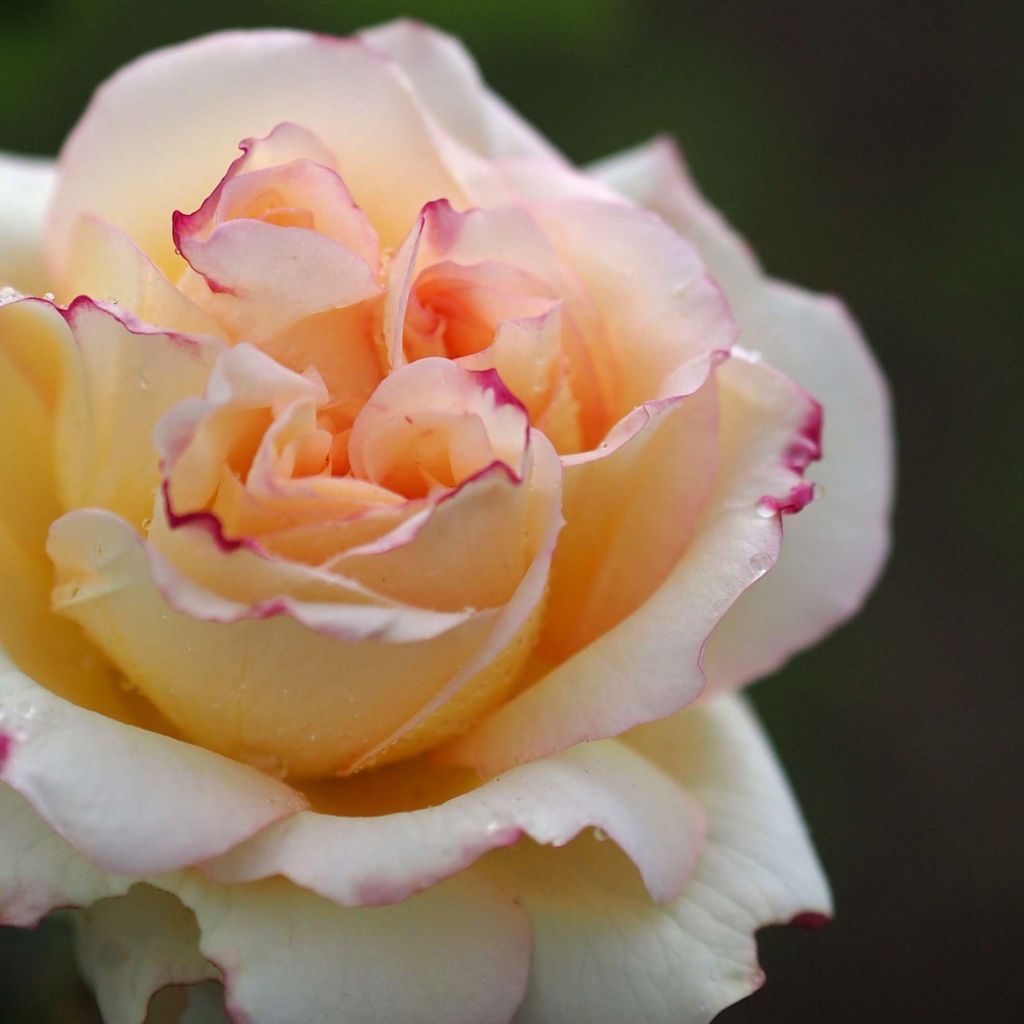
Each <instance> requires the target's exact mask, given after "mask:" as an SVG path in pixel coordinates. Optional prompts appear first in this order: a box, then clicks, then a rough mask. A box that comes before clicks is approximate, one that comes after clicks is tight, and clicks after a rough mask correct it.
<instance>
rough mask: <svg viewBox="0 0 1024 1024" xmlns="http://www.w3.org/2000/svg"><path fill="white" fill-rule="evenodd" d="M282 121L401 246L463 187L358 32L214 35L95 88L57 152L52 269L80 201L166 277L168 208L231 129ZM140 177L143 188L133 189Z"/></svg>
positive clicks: (225, 146) (199, 185)
mask: <svg viewBox="0 0 1024 1024" xmlns="http://www.w3.org/2000/svg"><path fill="white" fill-rule="evenodd" d="M339 97H344V98H345V99H344V100H339ZM286 121H288V122H295V123H298V124H301V125H302V126H303V127H304V128H306V129H308V130H309V131H310V132H312V133H313V134H314V135H316V137H317V138H318V139H320V140H321V142H322V143H323V145H324V146H325V147H326V148H327V149H328V150H329V151H330V152H331V153H332V154H334V156H335V158H336V169H337V171H338V172H339V174H340V175H341V177H342V178H343V179H344V181H345V182H346V184H347V185H348V187H349V189H350V190H351V192H352V195H353V196H354V197H355V200H356V202H357V203H358V204H359V206H360V207H361V208H362V209H363V210H365V211H366V214H367V216H368V217H369V218H370V221H371V222H372V223H373V224H374V225H375V226H376V227H377V230H378V232H379V233H380V237H381V243H382V244H383V245H385V246H396V245H398V244H399V242H400V241H401V239H402V237H403V236H404V235H405V233H406V231H407V230H408V227H409V225H410V224H411V223H412V222H413V221H414V220H415V218H416V215H417V213H418V212H419V210H420V209H421V208H422V207H423V204H424V203H426V202H428V201H430V200H431V199H434V198H436V197H437V196H442V195H443V196H451V197H453V198H458V197H460V196H461V190H460V188H459V186H458V185H457V184H456V182H455V181H454V180H453V178H452V176H451V174H450V172H449V170H448V169H447V167H446V166H445V164H444V162H443V159H442V157H441V155H440V153H439V150H438V146H437V143H436V141H435V138H434V136H433V134H432V131H431V128H430V126H429V125H428V123H427V121H426V119H425V117H424V114H423V111H422V108H421V107H420V105H419V104H418V103H417V101H416V99H415V97H414V94H413V91H412V89H411V88H410V86H409V84H408V81H407V79H405V78H404V76H402V75H400V74H399V73H397V71H396V66H395V65H394V63H393V62H392V61H390V60H388V59H386V58H384V57H382V56H381V55H380V54H379V53H377V52H375V51H373V50H371V49H370V47H369V46H367V45H366V44H365V43H361V42H359V41H358V40H342V39H329V38H325V37H319V36H314V35H311V34H307V33H303V32H289V31H279V30H267V31H258V32H246V33H241V32H237V33H235V32H226V33H220V34H217V35H213V36H207V37H205V38H203V39H199V40H197V41H195V42H192V43H189V44H187V45H184V46H178V47H174V48H173V49H167V50H162V51H159V52H157V53H154V54H152V55H150V56H147V57H143V58H142V59H141V60H138V61H135V62H134V63H132V64H129V65H128V66H127V67H125V68H124V69H122V70H121V71H119V72H118V73H117V74H116V75H114V77H113V78H111V79H110V80H109V81H108V82H107V83H106V84H105V85H104V86H103V87H102V88H101V89H100V90H99V91H98V92H97V94H96V96H95V97H94V99H93V101H92V103H91V104H90V106H89V108H88V109H87V110H86V112H85V114H84V115H83V117H82V119H81V121H80V122H79V123H78V126H77V127H76V128H75V130H74V131H73V132H72V134H71V136H70V137H69V139H68V141H67V143H66V144H65V146H64V149H63V151H62V153H61V157H60V172H61V173H60V184H59V186H58V190H57V193H56V195H55V198H54V205H53V208H52V215H51V219H50V225H49V236H48V243H47V248H48V251H49V255H50V257H51V259H52V260H53V262H54V265H55V267H56V268H57V269H58V271H61V272H63V270H64V268H65V266H66V263H65V260H66V257H65V256H64V254H65V253H66V251H67V245H68V239H69V236H70V233H71V231H72V230H73V228H74V225H75V223H76V222H77V220H78V217H79V215H80V214H81V213H82V212H85V211H91V212H92V213H94V214H97V215H98V216H100V217H102V218H103V219H104V220H106V221H108V222H110V223H112V224H114V225H116V226H117V227H119V228H121V229H122V230H123V231H125V232H126V233H127V234H128V235H129V236H130V237H131V238H132V239H134V240H135V241H136V243H137V244H138V245H139V246H140V247H141V249H142V251H143V252H145V253H146V255H147V256H149V257H150V259H152V260H153V262H154V263H155V264H156V265H157V266H158V267H159V268H160V269H161V270H162V271H163V272H164V273H166V274H168V276H169V277H171V278H172V279H173V278H174V277H175V276H176V275H177V273H178V272H179V271H180V269H181V268H182V263H181V260H180V258H179V257H177V256H176V255H175V254H174V250H173V242H172V240H171V238H170V235H169V233H168V231H167V212H168V211H170V210H175V209H178V210H189V209H196V208H197V207H198V206H199V205H200V203H201V202H202V201H203V199H204V198H205V196H206V195H207V194H208V193H209V191H210V187H211V185H212V184H214V183H215V182H216V181H217V180H218V179H219V177H220V175H221V173H222V172H223V169H224V168H225V167H226V166H227V165H228V164H229V163H230V161H231V160H232V158H233V156H234V155H235V152H236V148H235V147H236V146H237V144H238V140H239V138H244V137H252V138H258V137H260V136H264V135H266V134H268V133H269V132H270V131H271V129H273V128H274V126H275V125H277V124H280V123H282V122H286ZM353 140H372V144H365V143H363V142H360V144H358V145H357V144H354V143H353ZM410 167H415V168H416V173H415V174H409V173H408V172H409V168H410ZM140 180H141V181H145V182H146V188H145V189H142V190H140V189H138V188H136V187H133V185H134V183H137V182H138V181H140Z"/></svg>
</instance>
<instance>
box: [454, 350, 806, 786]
mask: <svg viewBox="0 0 1024 1024" xmlns="http://www.w3.org/2000/svg"><path fill="white" fill-rule="evenodd" d="M715 379H716V380H717V382H718V400H719V433H718V437H719V448H718V468H717V472H716V475H715V483H714V488H713V490H712V492H711V494H710V496H709V498H708V499H707V501H706V502H705V503H704V507H703V510H702V513H701V516H700V519H699V520H698V522H697V525H696V527H695V528H694V530H693V534H692V537H691V539H690V541H689V543H688V545H687V546H686V548H685V550H684V551H683V552H682V554H681V556H680V558H679V560H678V562H677V563H676V565H675V566H674V567H673V568H672V569H671V571H670V572H669V574H668V576H667V578H666V579H665V581H664V582H663V583H662V584H661V585H660V586H659V587H658V588H657V589H656V590H655V591H654V592H653V594H651V596H650V597H649V598H648V599H647V600H646V601H645V602H644V603H643V604H642V605H641V606H640V607H639V608H638V609H637V610H636V611H634V612H632V614H630V615H628V616H627V617H626V618H625V619H623V620H622V621H621V622H619V623H618V624H617V625H615V626H614V627H613V628H611V629H610V630H608V631H607V632H606V633H604V634H602V635H601V636H599V637H598V638H597V639H595V640H594V641H593V642H592V643H590V644H589V645H588V646H586V647H584V648H583V649H582V650H580V651H578V652H577V653H575V654H573V655H572V656H571V657H570V658H568V660H566V661H563V662H561V663H560V664H558V665H557V666H556V667H553V668H551V669H550V671H548V672H547V674H546V675H543V676H542V678H540V679H539V681H538V682H536V683H534V684H533V685H532V686H531V687H529V688H528V689H526V690H524V691H523V693H521V694H520V695H519V696H518V697H516V698H514V699H513V700H512V701H510V702H509V703H507V704H505V705H504V706H503V707H501V708H500V709H499V710H497V711H496V712H494V714H492V715H491V716H490V718H488V719H487V720H485V721H484V722H483V723H481V724H480V725H479V726H478V727H477V728H476V729H474V730H473V731H472V732H471V733H469V734H468V735H467V736H465V737H464V738H463V739H461V740H457V741H455V742H454V743H453V744H452V745H451V746H450V747H449V748H448V749H447V750H446V751H445V755H446V756H447V757H450V758H451V759H452V760H455V761H457V762H459V763H468V764H472V765H474V766H475V767H476V768H477V769H478V770H480V771H481V772H484V773H487V774H490V773H493V772H497V771H501V770H503V769H504V768H506V767H508V766H509V765H512V764H519V763H522V762H524V761H530V760H533V759H534V758H537V757H543V756H546V755H548V754H551V753H553V752H554V751H557V750H562V749H564V748H565V747H567V746H570V745H571V744H574V743H579V742H580V741H582V740H591V739H598V738H601V737H604V736H614V735H617V734H619V733H621V732H623V731H624V730H625V729H628V728H630V727H631V726H634V725H637V724H639V723H641V722H646V721H651V720H654V719H658V718H663V717H665V716H666V715H669V714H672V713H673V712H675V711H678V710H679V709H680V708H682V707H683V706H685V705H686V704H688V703H689V702H690V701H692V700H694V699H695V698H696V697H697V696H698V695H699V694H700V692H701V691H702V689H703V687H704V675H703V672H702V670H701V653H702V651H703V648H704V644H705V642H706V640H707V637H708V635H709V634H710V633H711V630H712V629H713V628H714V626H715V624H716V623H717V622H718V620H719V619H720V618H721V616H722V615H723V614H724V613H725V611H726V610H727V609H728V608H729V606H730V605H731V604H732V603H733V602H734V601H735V600H736V598H737V597H738V596H739V595H740V594H741V593H742V592H743V591H744V590H745V589H746V588H747V587H748V586H749V585H750V584H751V583H753V582H754V581H755V580H757V579H759V578H760V577H761V576H762V575H764V573H765V572H766V571H767V570H768V569H769V568H770V567H771V565H772V564H773V563H774V561H775V559H776V557H777V555H778V551H779V546H780V543H781V539H782V527H781V518H780V515H779V514H778V513H779V511H782V510H786V511H790V510H793V509H796V508H798V507H800V506H801V504H803V503H805V502H806V501H807V500H809V497H810V495H809V487H808V485H807V484H806V483H805V482H804V481H803V479H802V475H801V472H800V470H798V469H797V468H796V467H795V465H794V463H793V462H792V460H791V453H792V451H793V449H794V446H795V445H801V446H803V445H804V444H805V443H806V424H807V422H808V420H809V419H810V418H811V417H812V416H813V415H814V414H815V413H816V410H817V407H816V405H815V403H814V402H813V400H812V399H810V398H809V397H808V396H807V395H805V394H804V393H802V392H801V391H800V390H799V389H797V388H795V387H794V386H793V385H792V383H791V382H790V381H788V380H787V379H786V378H785V377H782V376H781V375H780V374H777V373H775V372H774V371H771V370H768V369H767V368H765V367H764V366H762V365H759V364H755V363H751V362H748V361H746V360H744V359H742V358H735V357H734V358H732V359H730V360H728V361H727V362H725V363H724V364H722V366H721V367H719V369H718V371H717V373H716V375H715ZM622 450H623V451H625V450H626V448H625V447H624V448H623V449H622ZM805 464H806V463H804V465H805ZM801 468H802V467H801ZM541 668H542V666H538V669H541Z"/></svg>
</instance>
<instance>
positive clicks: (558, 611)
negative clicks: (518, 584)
mask: <svg viewBox="0 0 1024 1024" xmlns="http://www.w3.org/2000/svg"><path fill="white" fill-rule="evenodd" d="M715 363H716V359H713V358H710V357H708V358H704V359H698V360H695V361H694V363H693V364H691V365H690V366H688V367H687V368H686V376H687V380H685V381H684V380H683V379H682V377H683V375H682V374H681V373H680V374H677V375H676V384H675V387H674V389H673V390H675V391H676V392H677V396H676V397H673V398H669V399H661V400H658V401H654V402H648V403H646V404H645V405H643V406H641V407H640V408H638V409H637V410H636V411H635V412H634V413H633V414H631V415H630V416H629V417H627V418H626V419H625V420H623V421H622V422H621V423H620V424H619V425H618V427H617V428H616V429H615V430H614V431H613V432H612V433H611V434H609V435H608V437H607V438H606V439H605V441H604V442H603V443H602V444H601V445H600V447H599V448H598V449H596V450H595V451H593V452H588V453H585V454H582V455H575V456H565V457H563V460H562V461H563V465H564V468H565V498H564V508H565V518H566V524H567V525H566V528H565V530H564V531H563V533H562V537H561V539H560V540H559V544H558V548H557V550H556V552H555V558H554V562H553V564H552V570H551V576H552V583H551V589H550V593H549V595H548V604H547V613H546V615H545V627H544V633H543V635H542V638H541V650H542V652H543V654H544V655H545V656H546V657H548V658H551V659H553V660H562V659H564V658H565V657H567V656H568V655H571V654H573V653H575V652H576V651H578V650H580V649H581V648H583V647H585V646H586V645H587V644H588V643H590V642H591V641H593V640H595V639H596V638H597V637H599V636H601V635H602V634H603V633H606V632H607V631H608V630H609V629H611V628H612V627H614V626H615V625H617V624H618V623H619V622H621V621H622V620H623V619H625V618H626V616H627V615H629V614H630V613H631V612H633V611H635V610H636V609H637V608H639V607H640V606H641V605H642V604H643V603H644V602H645V601H646V600H647V598H649V597H650V596H651V594H653V593H654V591H655V590H657V588H658V587H659V586H660V585H661V584H662V583H663V582H664V581H665V579H666V577H667V576H668V574H669V572H670V571H671V569H672V567H673V566H674V565H675V564H676V563H677V562H678V561H679V559H680V557H681V556H682V554H683V552H684V551H685V549H686V546H687V544H688V543H689V542H690V540H691V538H692V536H693V532H694V530H695V529H696V527H697V523H698V520H699V517H700V514H701V511H702V509H703V506H704V503H705V501H706V500H707V498H708V496H709V494H710V493H711V487H712V485H713V483H714V477H715V471H716V469H717V466H718V445H717V435H718V396H717V383H716V381H715V378H714V367H715ZM598 508H600V509H601V514H600V515H595V514H594V510H595V509H598Z"/></svg>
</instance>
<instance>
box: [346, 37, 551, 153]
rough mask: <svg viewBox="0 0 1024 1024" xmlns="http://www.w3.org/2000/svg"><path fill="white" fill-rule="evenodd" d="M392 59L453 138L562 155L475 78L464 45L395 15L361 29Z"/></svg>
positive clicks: (481, 148)
mask: <svg viewBox="0 0 1024 1024" xmlns="http://www.w3.org/2000/svg"><path fill="white" fill-rule="evenodd" d="M360 38H361V39H363V40H365V41H366V42H367V43H369V44H370V46H372V47H373V48H374V49H375V50H379V51H380V52H381V53H386V54H387V55H388V56H389V57H391V58H392V59H393V60H394V61H396V62H397V63H398V65H399V67H400V68H401V69H402V71H403V72H404V73H405V75H406V76H407V77H408V79H409V81H410V82H411V83H412V86H413V89H414V90H415V91H416V96H417V98H418V99H419V101H420V102H421V103H423V104H424V105H425V106H426V107H427V109H428V110H429V111H430V113H431V114H432V115H433V117H434V118H435V119H436V120H437V121H438V122H439V123H440V126H441V127H442V128H443V129H444V130H445V131H446V132H448V133H449V134H450V135H451V136H452V137H453V138H454V139H455V140H456V141H458V142H459V143H461V144H462V145H464V146H466V147H467V148H469V149H471V150H473V151H474V152H476V153H479V154H480V155H481V156H487V157H496V158H498V157H526V156H529V157H543V158H549V159H550V158H553V159H555V160H557V161H558V162H559V163H562V162H564V158H563V157H562V156H561V155H560V154H558V153H557V151H556V150H555V148H554V147H553V146H552V145H551V143H550V142H548V141H547V140H546V139H545V138H543V137H542V136H541V135H540V133H539V132H538V131H537V130H536V129H535V128H533V127H532V126H531V125H529V124H527V122H526V121H524V120H523V119H522V118H521V117H520V116H519V115H518V114H517V113H516V112H515V111H514V110H512V109H511V108H510V107H508V106H507V105H506V104H505V102H504V101H503V100H502V99H501V98H500V97H498V96H495V95H494V93H492V92H491V91H490V90H489V89H488V88H487V86H486V85H485V84H484V82H483V79H482V78H481V77H480V71H479V69H478V68H477V66H476V63H475V62H474V60H473V58H472V56H470V54H469V53H468V52H467V51H466V48H465V47H464V46H463V45H462V43H461V42H459V40H458V39H455V38H454V37H453V36H450V35H448V34H446V33H444V32H439V31H438V30H437V29H435V28H431V27H430V26H429V25H423V24H420V23H419V22H415V21H410V20H407V19H400V20H398V21H391V22H388V23H387V24H386V25H379V26H377V27H376V28H372V29H368V30H367V31H365V32H361V33H360Z"/></svg>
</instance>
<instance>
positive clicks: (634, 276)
mask: <svg viewBox="0 0 1024 1024" xmlns="http://www.w3.org/2000/svg"><path fill="white" fill-rule="evenodd" d="M533 215H534V217H535V218H536V219H537V220H538V221H539V222H540V224H541V225H542V227H543V228H544V230H545V233H546V234H547V236H548V238H549V239H550V240H551V242H552V244H553V245H554V247H555V249H556V251H557V253H558V255H559V256H560V257H561V260H562V262H563V263H564V264H566V265H567V266H570V267H572V268H573V271H574V272H575V273H576V274H577V275H579V277H580V279H581V280H582V282H583V284H584V285H585V286H586V288H587V290H588V292H589V294H590V296H591V299H592V301H593V303H594V305H595V307H596V310H597V314H598V316H599V318H600V321H601V322H602V324H603V326H604V332H605V335H606V345H607V349H608V351H607V352H606V353H603V354H602V355H600V356H599V358H600V359H601V360H602V362H608V363H610V365H609V366H602V365H599V366H598V370H599V372H600V373H601V374H602V378H607V377H609V376H611V377H612V378H614V380H615V381H616V384H617V402H616V406H615V408H616V409H617V410H618V415H617V416H616V417H615V418H616V419H618V418H620V417H621V416H623V415H626V414H627V413H628V412H629V411H630V410H631V409H633V408H634V407H635V406H638V405H640V404H642V403H643V402H646V401H649V400H650V399H652V398H663V397H667V394H668V392H667V391H666V390H665V387H666V382H667V381H668V379H669V378H670V377H671V374H672V373H673V372H674V371H675V370H676V369H677V368H678V367H680V366H682V365H683V364H685V363H688V362H691V361H693V360H695V359H698V358H700V357H702V356H706V355H708V354H709V353H711V352H714V351H723V352H728V351H729V349H730V347H731V345H732V343H733V340H734V338H735V334H736V327H735V323H734V321H733V319H732V316H731V314H730V311H729V307H728V305H727V304H726V301H725V298H724V296H723V295H722V293H721V290H720V289H719V288H718V286H717V285H716V284H715V282H714V281H713V280H712V279H711V278H710V277H709V276H708V274H707V272H706V271H705V268H704V264H703V263H702V262H701V260H700V257H699V256H698V255H697V253H696V251H695V250H694V249H693V248H692V247H691V246H690V245H689V244H688V243H687V242H685V241H683V239H681V238H680V237H679V236H678V235H677V234H675V233H674V232H673V231H670V230H669V229H668V228H667V227H666V226H665V224H664V223H663V222H662V221H661V220H660V219H659V218H658V217H656V216H653V215H652V214H650V213H648V212H647V211H646V210H640V209H638V208H637V207H635V206H633V205H631V204H628V203H621V202H601V201H596V200H567V201H563V202H556V203H546V204H542V205H540V206H538V207H535V208H534V211H533Z"/></svg>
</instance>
